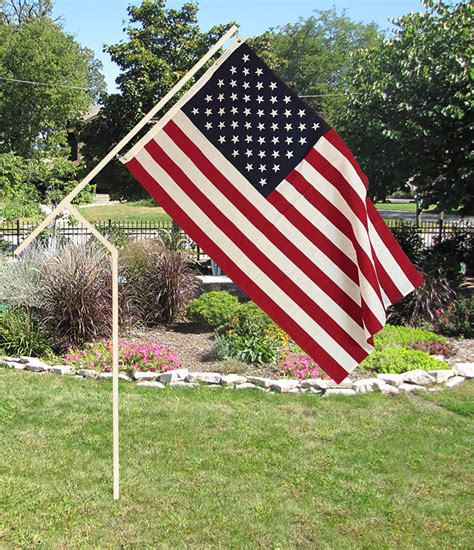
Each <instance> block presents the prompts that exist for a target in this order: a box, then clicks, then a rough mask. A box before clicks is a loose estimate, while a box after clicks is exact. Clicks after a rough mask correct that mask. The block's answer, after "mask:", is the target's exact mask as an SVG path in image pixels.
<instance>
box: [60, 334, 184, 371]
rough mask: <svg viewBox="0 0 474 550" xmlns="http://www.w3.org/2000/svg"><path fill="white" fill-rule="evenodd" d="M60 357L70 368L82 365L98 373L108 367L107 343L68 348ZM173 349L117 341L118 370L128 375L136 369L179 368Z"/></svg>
mask: <svg viewBox="0 0 474 550" xmlns="http://www.w3.org/2000/svg"><path fill="white" fill-rule="evenodd" d="M64 360H65V361H66V362H67V363H68V364H69V365H72V366H73V367H74V368H77V369H79V368H86V369H92V370H96V371H98V372H110V371H111V370H112V344H111V342H105V343H104V342H95V343H90V344H88V345H86V346H85V347H84V348H82V349H72V350H70V351H69V352H68V353H66V354H65V355H64ZM179 366H180V360H179V356H178V355H177V353H176V352H174V351H173V350H171V349H170V348H169V347H168V346H164V345H159V344H156V343H155V342H150V341H148V342H127V341H125V342H121V343H120V347H119V369H120V370H122V371H124V372H127V373H128V374H130V375H132V374H133V373H134V372H136V371H140V372H143V371H150V372H166V371H169V370H174V369H177V368H179Z"/></svg>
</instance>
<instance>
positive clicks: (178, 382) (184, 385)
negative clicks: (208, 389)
mask: <svg viewBox="0 0 474 550" xmlns="http://www.w3.org/2000/svg"><path fill="white" fill-rule="evenodd" d="M169 385H170V386H172V387H173V388H196V387H197V384H196V383H195V382H185V381H184V380H175V381H173V382H170V383H169Z"/></svg>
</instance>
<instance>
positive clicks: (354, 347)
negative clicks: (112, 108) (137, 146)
mask: <svg viewBox="0 0 474 550" xmlns="http://www.w3.org/2000/svg"><path fill="white" fill-rule="evenodd" d="M145 149H146V150H147V151H148V153H149V154H150V155H151V157H152V158H153V159H154V160H155V162H157V163H158V164H159V165H160V166H161V168H162V169H163V170H164V171H165V172H166V173H167V174H168V175H169V176H170V177H171V178H172V179H173V180H174V181H178V182H180V185H181V187H182V188H183V189H186V194H187V195H188V197H190V198H191V199H192V200H193V201H194V203H195V204H198V205H199V206H200V208H201V209H202V210H203V211H204V212H205V213H206V215H207V216H208V217H209V218H210V219H211V220H212V221H213V222H214V223H215V224H216V225H217V226H218V227H219V228H220V229H221V231H222V232H223V233H224V234H226V235H227V237H228V238H229V239H231V240H232V241H233V242H234V243H235V244H236V246H237V247H238V248H239V249H240V250H243V251H245V254H246V256H247V257H248V258H250V259H251V260H252V262H253V263H254V264H255V265H257V266H258V267H259V268H260V269H261V270H262V271H263V272H264V273H265V274H266V275H267V276H268V277H269V278H270V279H272V280H273V282H274V283H275V284H276V285H278V286H280V288H282V289H284V291H285V293H286V294H287V295H288V296H289V297H290V298H291V299H292V300H293V301H294V302H295V303H296V304H298V305H299V306H300V308H301V309H302V310H304V311H305V312H306V313H307V314H308V316H309V317H311V318H313V319H316V318H317V319H318V320H320V321H322V322H323V326H324V327H325V330H326V332H327V333H328V334H330V335H331V337H332V338H333V339H334V340H335V341H336V342H338V343H339V345H340V346H341V348H343V349H345V351H346V352H347V353H349V355H351V356H352V357H353V358H354V359H355V360H356V361H357V362H360V361H362V360H363V359H364V358H365V357H366V356H367V353H366V352H365V350H364V349H363V348H362V347H360V345H359V343H358V342H356V341H355V340H354V339H353V337H352V336H351V335H350V334H349V333H347V332H346V331H345V330H344V328H343V327H342V326H341V325H339V324H338V323H337V322H336V321H335V320H334V319H333V318H332V317H331V316H330V315H329V314H328V313H327V312H326V311H324V310H323V309H322V308H321V307H319V306H318V305H317V304H316V303H315V302H314V301H313V300H311V298H310V297H309V296H308V295H307V294H306V293H305V292H304V291H303V290H302V289H301V288H300V287H299V286H298V285H297V284H296V283H295V282H294V281H293V280H292V279H291V278H290V277H288V276H287V275H286V273H285V272H284V271H282V270H281V269H280V268H279V267H278V266H277V265H276V264H275V263H273V262H272V261H271V260H270V259H269V258H268V257H267V256H265V255H264V254H263V253H262V251H261V250H260V249H259V248H258V247H257V246H256V245H255V244H254V243H253V242H252V241H251V240H250V239H249V238H248V237H247V236H246V235H245V234H244V233H243V232H242V231H240V229H239V228H238V227H237V226H236V225H235V224H234V223H233V222H232V221H231V220H230V219H228V218H227V217H226V216H225V215H224V214H223V213H222V211H221V210H219V208H217V207H216V205H215V204H214V203H213V202H212V201H211V200H209V198H208V197H207V196H206V195H204V193H203V192H202V191H201V190H200V189H198V188H197V187H196V186H195V185H194V183H193V182H192V181H191V180H190V179H189V177H188V176H187V175H186V174H185V173H184V171H183V170H182V169H181V168H180V167H179V166H178V165H177V164H176V163H175V162H174V161H173V160H172V159H171V158H170V157H169V156H168V155H167V153H166V152H165V151H164V150H163V149H162V148H161V147H160V145H159V144H158V143H157V142H156V141H154V140H151V141H150V142H148V143H147V144H146V145H145ZM235 282H236V283H237V284H239V281H235ZM318 324H319V325H320V326H321V324H320V323H318Z"/></svg>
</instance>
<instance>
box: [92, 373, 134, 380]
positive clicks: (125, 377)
mask: <svg viewBox="0 0 474 550" xmlns="http://www.w3.org/2000/svg"><path fill="white" fill-rule="evenodd" d="M113 377H114V373H113V372H101V373H100V374H99V378H100V379H101V380H112V378H113ZM118 378H119V380H123V381H124V382H132V379H131V378H130V376H128V375H126V374H124V373H123V372H119V375H118Z"/></svg>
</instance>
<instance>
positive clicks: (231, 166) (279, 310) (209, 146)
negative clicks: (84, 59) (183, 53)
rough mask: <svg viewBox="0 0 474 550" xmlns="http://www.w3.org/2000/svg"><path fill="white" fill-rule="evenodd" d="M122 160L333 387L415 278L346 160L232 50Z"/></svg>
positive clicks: (263, 74)
mask: <svg viewBox="0 0 474 550" xmlns="http://www.w3.org/2000/svg"><path fill="white" fill-rule="evenodd" d="M177 106H178V107H179V108H178V109H177V110H175V112H173V114H172V115H170V116H168V117H167V118H166V116H165V120H163V121H161V123H158V124H157V126H156V128H154V129H152V130H151V131H150V132H149V133H148V134H147V135H146V136H145V138H143V139H142V140H141V141H140V142H139V143H138V144H137V145H136V146H135V147H133V148H132V149H131V150H130V151H129V153H128V154H127V155H126V156H125V157H124V162H125V164H126V165H127V167H128V168H129V170H130V171H131V173H132V174H133V175H134V176H135V177H136V178H137V179H138V180H139V181H140V183H141V184H142V185H143V186H144V188H145V189H146V190H147V191H148V192H149V193H150V195H151V196H152V197H153V198H154V199H155V200H156V201H157V202H158V203H159V204H160V205H162V206H163V207H164V208H165V210H166V211H167V212H168V213H169V215H170V216H171V217H172V218H174V220H175V221H176V222H177V223H178V224H179V225H180V226H181V227H182V228H183V229H184V231H186V233H187V234H188V235H189V236H190V237H191V238H192V239H193V240H194V241H195V242H196V243H197V244H199V246H200V247H201V248H202V249H203V250H205V251H206V252H207V253H208V254H209V256H210V257H211V258H212V259H213V260H214V261H215V262H216V263H217V264H219V265H220V266H221V267H222V268H223V270H224V271H225V273H226V274H227V275H229V277H230V278H231V279H232V280H233V281H234V282H235V283H236V284H237V285H238V286H239V287H240V288H241V289H242V290H243V291H244V292H245V293H246V294H247V295H248V296H249V297H250V298H251V299H252V300H253V301H254V302H255V303H256V304H258V305H259V306H260V307H261V308H262V309H263V310H264V311H265V312H266V313H267V314H268V315H269V316H270V317H271V318H272V319H273V320H274V321H275V322H276V323H278V324H279V325H280V327H282V328H283V329H284V330H285V331H286V332H287V334H288V335H289V336H291V337H292V338H293V339H294V340H295V342H296V343H298V344H299V345H300V347H301V348H302V349H303V350H305V351H306V352H307V353H308V354H309V355H310V356H311V357H312V358H313V359H314V360H315V361H316V362H317V363H318V364H319V365H320V366H321V367H322V368H323V369H324V370H325V371H326V372H327V373H328V374H329V375H330V376H331V377H332V378H333V379H334V380H335V381H336V382H340V381H342V380H343V379H344V378H345V377H346V376H347V375H348V373H349V372H351V371H352V370H353V369H354V368H355V367H356V366H357V365H358V364H359V363H360V362H361V361H362V360H363V359H364V358H365V357H366V356H367V355H368V354H369V353H370V352H371V351H372V350H373V345H372V344H373V335H374V334H375V333H376V332H378V331H379V330H380V329H381V328H382V327H383V325H384V323H385V319H386V315H385V308H386V307H387V306H388V305H389V304H392V303H393V302H395V301H397V300H399V299H400V298H402V297H403V296H405V295H406V294H408V293H409V292H411V291H412V290H413V289H414V288H415V287H416V286H418V285H419V284H421V282H422V278H421V276H420V275H419V274H418V272H417V271H416V270H415V268H414V267H413V266H412V264H411V263H410V262H409V260H408V259H407V257H406V256H405V254H404V253H403V251H402V250H401V248H400V247H399V245H398V243H397V242H396V240H395V239H394V237H393V236H392V234H391V233H390V231H389V229H388V228H387V226H386V225H385V223H384V221H383V220H382V218H381V217H380V216H379V214H378V213H377V211H376V209H375V207H374V206H373V205H372V203H371V202H370V201H369V200H368V199H367V180H366V177H365V176H364V174H363V173H362V171H361V169H360V167H359V166H358V164H357V162H356V161H355V159H354V157H353V155H352V154H351V152H350V151H349V149H348V148H347V146H346V145H345V144H344V142H343V141H342V140H341V138H340V137H339V136H338V135H337V133H336V132H335V131H334V130H333V129H332V128H330V127H329V125H328V124H327V123H326V122H325V121H324V120H323V119H322V118H321V117H320V116H319V115H317V114H316V113H315V112H314V111H313V110H312V109H311V108H310V107H309V106H308V105H307V104H306V103H305V102H304V101H302V100H301V99H300V98H298V96H297V95H296V94H295V93H294V92H293V91H292V90H290V89H289V88H288V86H286V85H285V84H284V83H283V82H282V81H281V80H280V79H279V78H278V77H277V76H276V75H275V74H274V73H273V72H272V71H271V70H270V69H269V68H268V67H267V66H266V65H265V63H264V62H263V61H262V60H261V59H260V58H259V57H258V56H257V55H256V54H255V53H254V52H253V51H252V50H251V48H250V47H249V46H248V45H246V44H240V45H238V46H237V47H234V48H233V49H232V50H231V51H230V52H229V53H227V54H225V55H224V56H223V59H222V60H221V62H220V63H218V64H217V66H215V67H213V68H211V69H210V70H209V71H208V72H207V73H206V74H205V75H204V76H203V77H202V78H201V79H200V80H199V81H198V82H197V83H196V84H195V85H194V87H193V88H192V89H191V90H190V91H189V92H188V93H187V94H186V95H185V97H184V98H183V99H182V100H181V102H180V103H179V104H178V105H177Z"/></svg>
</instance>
